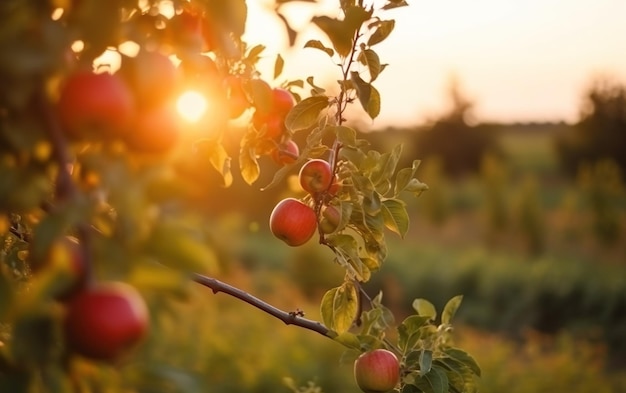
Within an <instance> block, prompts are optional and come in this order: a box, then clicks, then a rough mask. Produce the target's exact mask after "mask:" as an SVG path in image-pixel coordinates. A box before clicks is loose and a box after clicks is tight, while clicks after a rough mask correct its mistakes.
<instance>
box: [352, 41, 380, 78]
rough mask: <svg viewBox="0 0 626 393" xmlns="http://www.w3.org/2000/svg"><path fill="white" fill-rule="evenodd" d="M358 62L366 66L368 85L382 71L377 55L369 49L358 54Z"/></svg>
mask: <svg viewBox="0 0 626 393" xmlns="http://www.w3.org/2000/svg"><path fill="white" fill-rule="evenodd" d="M358 60H359V61H360V62H361V63H362V64H363V65H365V66H367V69H368V71H369V73H370V83H371V82H374V81H375V80H376V78H378V75H379V74H380V72H381V71H382V69H381V66H380V58H379V57H378V54H377V53H376V52H374V51H373V50H371V49H365V50H362V51H361V52H360V53H359V57H358Z"/></svg>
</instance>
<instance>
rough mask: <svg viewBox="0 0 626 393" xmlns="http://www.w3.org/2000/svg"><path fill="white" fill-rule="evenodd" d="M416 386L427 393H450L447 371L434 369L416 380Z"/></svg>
mask: <svg viewBox="0 0 626 393" xmlns="http://www.w3.org/2000/svg"><path fill="white" fill-rule="evenodd" d="M414 384H415V386H417V387H418V388H419V389H421V390H422V391H423V392H425V393H431V392H432V393H448V388H449V383H448V376H447V375H446V373H445V371H443V370H442V369H441V368H439V367H433V368H431V369H430V371H429V372H428V373H427V374H426V375H424V376H421V377H419V378H416V380H415V383H414Z"/></svg>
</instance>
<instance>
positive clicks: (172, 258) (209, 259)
mask: <svg viewBox="0 0 626 393" xmlns="http://www.w3.org/2000/svg"><path fill="white" fill-rule="evenodd" d="M146 246H147V247H146V248H147V251H148V253H149V254H151V255H152V256H154V258H155V259H157V260H158V261H159V262H160V263H162V264H164V265H166V266H169V267H172V268H175V269H179V270H183V271H191V272H195V273H205V274H206V273H210V274H212V273H215V272H216V271H217V267H218V261H217V256H216V255H215V253H214V252H213V250H212V249H210V248H209V246H208V245H207V244H206V243H204V242H202V241H200V239H198V234H197V233H195V232H194V231H191V230H189V229H188V228H186V227H183V226H182V225H178V224H175V223H168V222H161V223H159V224H158V225H155V227H154V229H153V231H152V235H151V236H150V239H148V242H147V245H146Z"/></svg>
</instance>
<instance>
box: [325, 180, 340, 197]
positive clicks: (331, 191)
mask: <svg viewBox="0 0 626 393" xmlns="http://www.w3.org/2000/svg"><path fill="white" fill-rule="evenodd" d="M341 186H342V184H341V182H340V181H339V179H338V178H337V175H335V177H334V178H333V182H332V184H331V185H330V187H328V195H330V196H335V195H337V194H338V193H339V191H341Z"/></svg>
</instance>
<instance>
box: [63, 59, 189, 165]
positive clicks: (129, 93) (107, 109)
mask: <svg viewBox="0 0 626 393" xmlns="http://www.w3.org/2000/svg"><path fill="white" fill-rule="evenodd" d="M177 86H178V71H177V68H176V67H175V66H174V64H173V63H172V62H171V61H170V59H169V58H168V57H167V56H165V55H164V54H162V53H160V52H157V51H144V50H142V51H141V52H139V53H138V54H137V56H135V57H124V59H123V62H122V66H121V68H120V70H119V71H118V72H116V73H115V74H111V73H107V72H104V73H94V72H92V71H91V70H84V69H79V70H76V71H74V72H73V73H72V74H70V75H68V76H67V78H66V79H65V80H64V82H63V84H62V86H61V90H60V93H59V99H58V102H57V111H58V115H59V120H60V123H61V126H62V128H63V131H64V133H65V135H66V136H67V137H68V138H70V139H72V140H79V141H80V140H88V141H113V140H121V141H123V142H124V143H125V144H126V146H127V147H128V148H129V149H131V150H132V151H134V152H146V153H157V154H158V153H164V152H166V151H168V150H169V149H170V148H171V147H172V146H174V145H175V144H176V142H177V141H178V138H179V135H180V125H179V122H178V119H177V117H176V112H175V110H174V106H173V102H172V101H173V97H174V94H175V92H176V89H177Z"/></svg>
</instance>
